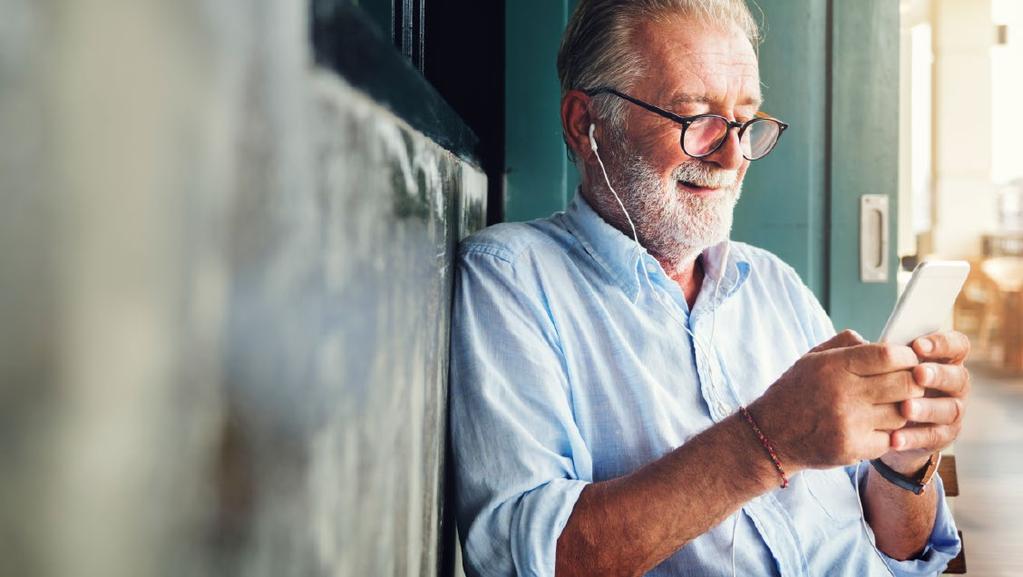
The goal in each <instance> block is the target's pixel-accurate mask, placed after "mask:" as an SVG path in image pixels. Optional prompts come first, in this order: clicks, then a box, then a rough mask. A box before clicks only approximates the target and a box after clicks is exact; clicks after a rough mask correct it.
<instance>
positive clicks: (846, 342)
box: [810, 329, 867, 353]
mask: <svg viewBox="0 0 1023 577" xmlns="http://www.w3.org/2000/svg"><path fill="white" fill-rule="evenodd" d="M865 344H867V339H865V338H863V337H861V336H860V333H858V332H856V331H854V330H852V329H845V330H844V331H842V332H840V333H838V334H837V335H835V336H833V337H831V338H830V339H828V340H826V341H824V342H823V343H821V344H819V345H817V346H816V347H814V348H812V349H810V352H811V353H820V352H823V351H830V350H831V349H841V348H843V347H855V346H857V345H865Z"/></svg>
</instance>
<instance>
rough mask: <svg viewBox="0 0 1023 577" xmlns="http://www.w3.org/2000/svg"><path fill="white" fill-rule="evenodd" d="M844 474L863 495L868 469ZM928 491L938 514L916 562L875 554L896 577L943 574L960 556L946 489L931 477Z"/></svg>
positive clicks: (959, 542)
mask: <svg viewBox="0 0 1023 577" xmlns="http://www.w3.org/2000/svg"><path fill="white" fill-rule="evenodd" d="M846 470H847V472H848V473H849V476H850V478H852V480H853V482H854V483H856V484H857V485H858V486H859V487H860V494H861V495H862V494H863V491H865V490H866V478H867V473H868V472H869V470H870V465H869V464H866V463H864V464H863V465H862V466H860V467H859V471H857V470H856V467H849V468H847V469H846ZM927 490H928V491H931V490H933V491H937V493H938V511H937V514H936V515H935V517H934V527H933V528H932V529H931V536H930V538H929V539H928V541H927V545H926V546H925V547H924V550H923V552H921V553H920V555H918V556H917V557H916V559H907V560H905V561H898V560H896V559H892V558H891V557H889V556H888V555H885V553H884V551H881V550H878V551H879V552H880V553H881V555H882V556H883V557H884V560H885V563H887V564H888V567H889V568H890V569H891V570H892V573H894V574H895V577H934V576H935V575H938V574H939V573H941V572H942V571H944V570H945V567H947V566H948V562H949V561H951V560H952V559H953V558H954V557H955V556H956V555H958V554H959V550H960V549H961V548H962V546H963V544H962V541H961V540H960V539H959V532H958V531H957V529H956V524H955V520H954V519H953V518H952V512H951V511H950V510H949V508H948V503H946V502H945V485H944V483H942V481H941V476H940V475H935V476H934V478H933V479H932V480H931V485H930V487H928V488H927Z"/></svg>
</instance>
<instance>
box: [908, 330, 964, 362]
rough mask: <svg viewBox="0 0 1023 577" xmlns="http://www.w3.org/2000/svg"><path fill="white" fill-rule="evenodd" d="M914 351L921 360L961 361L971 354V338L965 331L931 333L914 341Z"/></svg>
mask: <svg viewBox="0 0 1023 577" xmlns="http://www.w3.org/2000/svg"><path fill="white" fill-rule="evenodd" d="M913 351H914V352H915V353H916V354H917V356H918V357H919V358H920V360H921V361H938V362H944V363H961V362H963V361H965V360H966V357H967V355H969V354H970V339H968V338H967V337H966V335H964V334H963V333H960V332H956V331H949V332H944V333H931V334H929V335H927V336H924V337H920V338H919V339H917V340H915V341H913Z"/></svg>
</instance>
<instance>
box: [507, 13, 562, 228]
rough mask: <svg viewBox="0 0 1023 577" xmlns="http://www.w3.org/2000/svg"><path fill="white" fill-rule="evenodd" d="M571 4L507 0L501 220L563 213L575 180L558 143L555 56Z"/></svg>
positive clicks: (558, 117) (559, 118) (558, 86)
mask: <svg viewBox="0 0 1023 577" xmlns="http://www.w3.org/2000/svg"><path fill="white" fill-rule="evenodd" d="M574 6H575V0H557V1H551V0H509V1H508V2H507V4H506V7H505V16H506V28H505V29H506V36H505V53H506V55H507V65H506V69H505V83H506V85H505V86H506V87H505V94H506V103H505V131H506V133H505V146H506V153H505V175H506V176H505V202H504V210H505V213H504V218H505V220H506V221H518V220H529V219H532V218H538V217H542V216H547V215H549V214H551V213H553V212H555V211H558V210H562V209H563V208H564V207H565V205H566V204H567V202H568V200H569V199H570V198H571V195H572V193H573V191H574V190H575V187H576V184H577V183H578V177H577V175H576V170H575V167H574V166H572V165H571V164H570V163H569V162H568V158H567V156H566V152H565V143H564V141H563V140H562V138H561V112H560V109H561V87H560V84H559V83H558V69H557V55H558V46H559V45H560V43H561V33H562V32H563V31H564V29H565V24H566V23H567V22H568V16H569V14H570V12H571V9H572V8H573V7H574Z"/></svg>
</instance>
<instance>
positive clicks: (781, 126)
mask: <svg viewBox="0 0 1023 577" xmlns="http://www.w3.org/2000/svg"><path fill="white" fill-rule="evenodd" d="M583 94H585V95H587V96H589V97H591V98H592V97H594V96H599V95H601V94H612V95H614V96H617V97H618V98H621V99H624V100H627V101H629V102H631V103H633V104H635V105H636V106H639V107H640V108H643V109H645V110H648V111H650V112H653V113H654V114H657V115H658V116H662V117H664V118H667V119H668V120H671V121H673V122H676V123H678V124H681V125H682V134H681V135H680V136H679V139H678V143H679V146H681V147H682V152H684V153H686V155H688V156H690V157H692V158H706V157H708V156H710V155H712V154H714V153H715V152H717V151H718V150H720V149H721V147H722V146H724V144H725V141H726V140H728V133H729V132H731V130H732V129H733V128H738V129H739V141H740V142H741V141H742V135H743V134H745V132H746V129H747V128H749V127H750V125H752V124H754V123H757V122H764V121H770V122H775V123H777V124H778V137H777V138H775V139H774V143H773V144H771V148H768V149H767V152H765V153H763V154H761V155H760V156H758V157H756V158H750V157H748V156H746V154H745V153H744V154H743V155H742V157H743V158H745V159H746V160H748V161H750V162H753V161H755V160H760V159H761V158H763V157H765V156H767V155H768V154H771V151H773V150H774V147H775V146H778V141H779V140H781V135H782V133H784V132H785V129H786V128H788V127H789V125H788V124H786V123H784V122H782V121H781V120H778V119H777V118H774V117H773V116H769V115H767V114H764V113H762V112H758V113H757V114H756V116H754V117H753V118H751V119H749V120H747V121H746V122H739V121H737V120H728V119H727V118H725V117H724V116H721V115H720V114H713V113H710V112H707V113H704V114H695V115H693V116H680V115H678V114H675V113H674V112H671V111H668V110H665V109H663V108H660V107H658V106H654V105H653V104H650V103H649V102H644V101H642V100H640V99H638V98H635V97H633V96H629V95H628V94H625V93H624V92H620V91H618V90H616V89H614V88H611V87H607V86H604V87H600V88H591V89H590V90H583ZM701 118H720V119H721V120H724V121H725V123H726V124H727V125H728V129H727V130H725V136H724V137H722V138H721V140H720V141H719V142H718V143H717V145H715V146H714V148H712V149H711V150H709V151H707V152H705V153H703V154H699V155H697V154H690V153H689V151H688V150H686V130H687V129H688V128H689V127H690V126H691V125H692V124H693V123H694V122H696V121H697V120H699V119H701Z"/></svg>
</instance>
